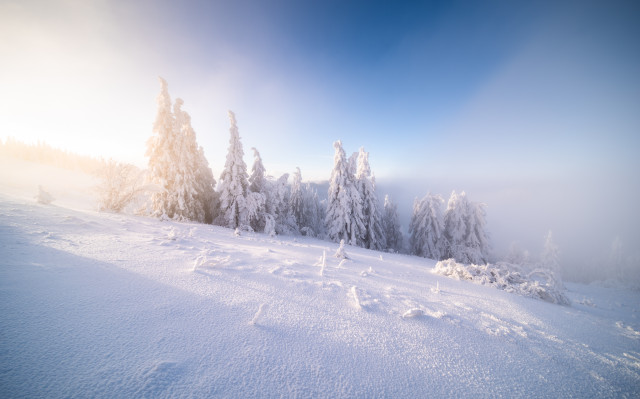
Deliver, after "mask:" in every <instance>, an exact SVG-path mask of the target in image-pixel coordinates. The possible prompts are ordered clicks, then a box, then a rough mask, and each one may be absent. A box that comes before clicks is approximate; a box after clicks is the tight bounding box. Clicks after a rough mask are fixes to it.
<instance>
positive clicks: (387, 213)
mask: <svg viewBox="0 0 640 399" xmlns="http://www.w3.org/2000/svg"><path fill="white" fill-rule="evenodd" d="M382 228H383V230H384V236H385V238H386V244H387V245H386V248H387V250H389V251H394V252H399V251H400V250H401V249H402V231H401V230H400V218H399V217H398V206H397V205H396V204H395V203H393V201H391V198H390V197H389V196H388V195H385V197H384V210H383V214H382Z"/></svg>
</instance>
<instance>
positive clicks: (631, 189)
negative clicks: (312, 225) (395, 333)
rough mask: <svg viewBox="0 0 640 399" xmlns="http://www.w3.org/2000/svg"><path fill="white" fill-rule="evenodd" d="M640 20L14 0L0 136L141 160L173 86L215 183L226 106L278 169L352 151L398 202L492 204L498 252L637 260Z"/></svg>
mask: <svg viewBox="0 0 640 399" xmlns="http://www.w3.org/2000/svg"><path fill="white" fill-rule="evenodd" d="M638 21H640V3H638V2H636V1H534V2H524V1H522V2H520V1H460V2H458V1H442V2H440V1H431V2H413V1H407V2H375V1H355V2H354V1H237V0H236V1H184V2H169V1H136V2H128V1H79V0H77V1H76V0H69V1H46V2H44V1H43V2H39V1H28V0H26V1H6V0H5V1H3V2H2V3H0V37H1V38H2V39H0V50H1V51H0V54H2V55H1V56H0V57H2V63H1V64H2V65H0V72H1V73H0V85H1V86H2V87H3V88H4V90H3V94H2V96H0V109H2V110H3V111H2V113H3V117H2V118H1V120H0V137H7V136H14V137H18V138H20V139H23V140H25V141H35V140H44V141H47V142H49V143H51V144H52V145H54V146H58V147H63V148H67V149H69V150H72V151H75V152H80V153H89V154H92V155H104V156H113V157H115V158H119V159H122V160H127V161H131V162H135V163H137V164H138V165H141V166H144V165H145V162H146V160H145V158H144V150H145V142H146V140H147V138H148V137H149V136H150V135H151V124H152V122H153V119H154V115H155V101H154V100H155V97H156V95H157V93H158V91H159V84H158V82H157V76H158V75H160V76H163V77H164V78H165V79H167V81H168V82H169V91H170V94H171V95H172V97H173V98H176V97H181V98H183V99H184V101H185V105H184V109H185V110H186V111H187V112H189V113H190V114H191V116H192V123H193V126H194V128H195V130H196V132H197V135H198V139H199V142H200V144H201V145H202V146H203V147H204V148H205V152H206V154H207V156H208V159H209V161H210V163H211V166H212V169H213V172H214V175H216V176H219V174H220V172H221V168H222V166H223V164H224V157H225V152H226V147H227V140H228V121H227V117H226V110H227V109H232V110H233V111H234V112H235V113H236V115H237V119H238V124H239V128H240V134H241V136H242V138H243V143H244V145H245V153H246V154H247V159H246V160H247V162H248V164H251V158H250V156H249V154H250V151H249V149H250V148H251V147H257V148H258V149H259V150H260V152H261V154H262V156H263V160H264V162H265V165H266V167H267V169H268V170H269V171H270V172H272V173H273V174H280V173H284V172H291V171H293V170H294V169H295V167H296V166H299V167H300V168H301V170H302V174H303V178H305V179H319V180H320V179H327V178H328V177H329V174H330V170H331V166H332V159H333V148H332V142H333V141H334V140H337V139H341V140H342V141H343V143H344V145H345V149H346V151H347V152H353V151H357V149H358V148H359V147H360V146H364V147H365V149H366V150H368V151H369V152H370V154H371V155H370V161H371V164H372V169H373V171H374V172H375V174H376V176H377V177H378V180H379V183H380V186H381V187H383V188H384V187H387V188H388V189H389V190H392V189H393V191H394V195H396V194H397V195H396V196H397V197H398V198H399V199H398V202H400V207H401V208H403V209H410V206H411V204H410V201H411V199H412V198H413V197H415V196H422V195H424V194H425V193H426V192H427V191H434V192H440V193H442V194H443V195H444V196H445V197H447V196H448V194H449V193H450V191H451V190H453V189H456V190H467V191H468V194H469V195H470V197H471V199H474V200H478V201H484V202H487V203H488V205H489V220H490V225H491V227H492V228H493V231H494V238H495V241H498V242H499V243H500V244H497V245H496V246H497V247H504V246H505V245H507V244H508V242H509V241H524V242H526V243H530V244H528V245H529V246H530V247H532V248H531V249H532V252H536V251H537V250H538V248H535V245H541V244H542V237H543V235H544V233H545V232H546V229H548V228H552V229H554V231H556V234H555V236H556V237H558V240H560V241H563V244H564V246H565V248H569V247H571V246H576V247H577V248H578V249H579V248H580V247H581V246H583V243H584V242H586V241H585V240H592V241H593V242H598V243H602V242H603V241H608V242H610V241H611V239H612V238H613V236H615V235H618V234H619V235H622V236H623V243H624V242H625V238H624V237H626V242H627V245H626V246H627V247H629V248H638V247H640V237H638V233H637V232H635V229H634V225H635V224H636V223H637V222H638V221H640V217H639V216H638V213H637V211H636V210H635V204H636V203H638V200H640V195H639V192H640V189H639V187H638V185H639V184H638V182H637V180H640V179H638V178H637V171H639V170H640V162H639V161H638V156H637V155H638V150H640V116H639V115H640V112H639V111H640V73H639V71H640V44H639V41H638V38H640V24H638ZM400 179H402V181H405V180H408V181H410V183H407V184H404V183H402V184H395V183H393V182H397V181H399V180H400ZM397 187H402V189H400V188H397ZM559 189H560V190H561V191H563V193H558V192H557V191H558V190H559ZM585 195H586V196H587V197H588V198H587V199H584V198H583V197H584V196H585ZM549 197H552V198H556V200H554V201H547V200H545V198H549ZM583 200H584V201H586V202H587V203H586V204H583V205H581V206H579V207H577V206H576V205H575V204H576V202H577V201H583ZM616 203H617V204H618V206H616V205H615V204H616ZM542 204H544V206H543V205H542ZM583 208H584V209H583ZM578 209H579V210H578ZM603 209H607V210H608V212H610V213H611V214H612V215H615V218H614V217H609V218H603V217H602V216H596V215H602V214H603V213H605V212H604V211H603ZM407 212H408V211H407ZM515 215H520V216H519V217H517V216H515ZM525 215H526V217H525ZM541 215H542V216H541ZM567 215H569V216H567ZM625 215H626V216H625ZM611 219H615V220H616V222H615V223H614V222H612V221H611ZM586 221H588V223H587V222H586ZM576 224H579V225H580V226H581V227H580V228H579V229H578V230H579V231H585V230H598V231H601V234H600V235H597V236H596V235H592V236H589V237H586V236H584V233H582V234H583V235H580V234H578V236H577V237H576V234H575V233H576V231H575V230H574V227H576ZM583 224H586V226H587V227H586V228H585V226H583ZM516 225H517V227H516ZM524 226H526V227H524ZM536 242H539V244H536ZM607 245H608V244H607ZM607 245H604V244H602V247H603V252H604V251H606V247H607ZM525 246H527V245H525Z"/></svg>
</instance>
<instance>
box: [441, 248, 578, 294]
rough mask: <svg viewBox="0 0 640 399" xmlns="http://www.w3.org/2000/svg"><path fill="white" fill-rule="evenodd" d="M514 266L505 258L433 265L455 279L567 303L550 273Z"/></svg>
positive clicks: (444, 261)
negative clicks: (503, 260) (502, 260)
mask: <svg viewBox="0 0 640 399" xmlns="http://www.w3.org/2000/svg"><path fill="white" fill-rule="evenodd" d="M514 269H515V267H514V266H511V265H510V264H508V263H505V262H498V263H495V264H491V263H490V264H486V265H474V264H470V265H465V264H462V263H457V262H456V261H455V260H454V259H447V260H442V261H439V262H438V263H436V265H435V268H434V270H435V273H437V274H440V275H443V276H446V277H450V278H454V279H457V280H468V281H472V282H473V283H475V284H479V285H489V286H492V287H495V288H498V289H501V290H504V291H507V292H513V293H516V294H518V295H523V296H527V297H531V298H537V299H542V300H543V301H546V302H550V303H556V304H559V305H570V304H571V301H570V300H569V298H567V296H566V295H565V294H564V293H563V288H562V283H561V282H559V281H557V279H556V278H555V276H554V275H553V274H552V273H550V272H546V271H543V270H540V269H537V270H535V271H534V272H532V273H530V274H529V275H528V276H526V277H525V276H523V275H522V274H521V273H520V272H518V271H515V270H514ZM540 277H543V278H540Z"/></svg>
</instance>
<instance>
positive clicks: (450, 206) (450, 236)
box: [443, 191, 469, 263]
mask: <svg viewBox="0 0 640 399" xmlns="http://www.w3.org/2000/svg"><path fill="white" fill-rule="evenodd" d="M466 235H467V196H466V194H465V193H464V191H463V192H462V193H461V194H460V195H458V194H456V192H455V191H453V192H452V193H451V196H450V197H449V202H448V203H447V210H446V211H445V213H444V235H443V236H444V246H445V247H444V258H453V259H455V260H456V261H458V262H462V263H469V260H468V259H467V257H466V253H465V237H466Z"/></svg>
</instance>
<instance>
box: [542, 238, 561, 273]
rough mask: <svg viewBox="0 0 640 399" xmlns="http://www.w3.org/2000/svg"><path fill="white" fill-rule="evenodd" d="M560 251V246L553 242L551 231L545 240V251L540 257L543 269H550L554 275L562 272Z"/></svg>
mask: <svg viewBox="0 0 640 399" xmlns="http://www.w3.org/2000/svg"><path fill="white" fill-rule="evenodd" d="M559 258H560V250H559V249H558V246H557V245H556V244H555V243H554V242H553V233H552V232H551V230H549V232H548V233H547V235H546V236H545V239H544V249H543V250H542V255H541V256H540V261H541V263H542V267H543V268H545V269H548V270H550V271H552V272H554V273H559V272H560V260H559Z"/></svg>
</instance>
